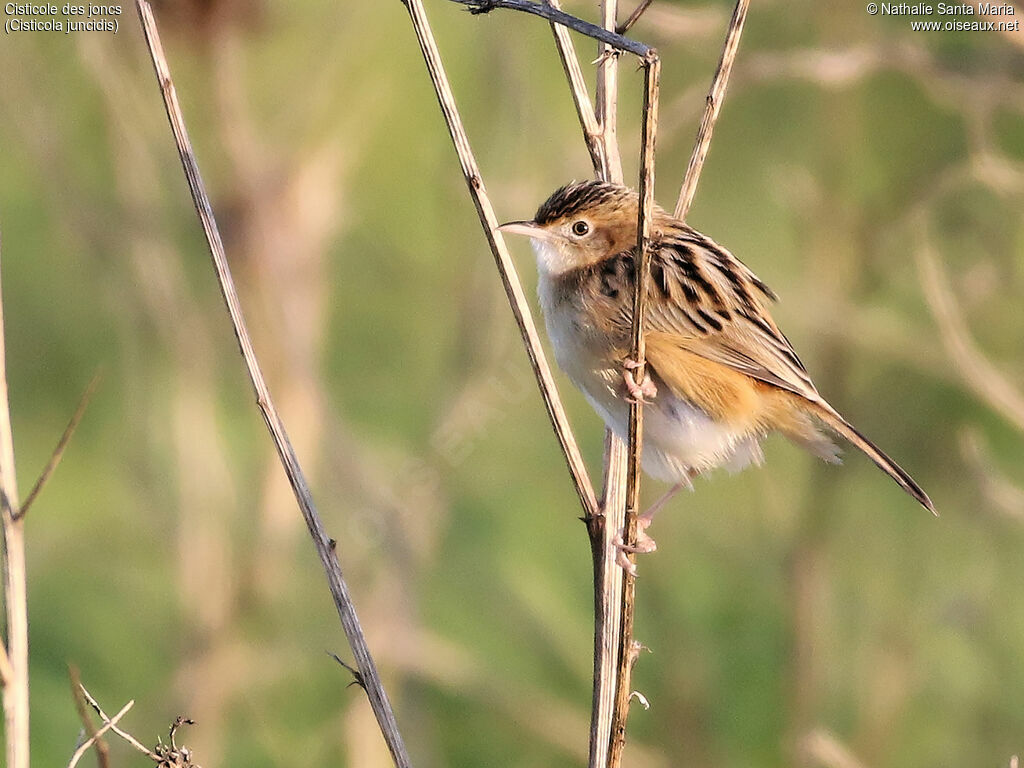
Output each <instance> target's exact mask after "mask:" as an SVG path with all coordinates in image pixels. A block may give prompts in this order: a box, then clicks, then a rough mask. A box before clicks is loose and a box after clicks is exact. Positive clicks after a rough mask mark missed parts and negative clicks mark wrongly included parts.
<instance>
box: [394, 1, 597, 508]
mask: <svg viewBox="0 0 1024 768" xmlns="http://www.w3.org/2000/svg"><path fill="white" fill-rule="evenodd" d="M405 6H406V8H407V9H408V11H409V18H410V20H411V21H412V26H413V30H414V31H415V33H416V39H417V40H418V41H419V46H420V50H421V51H422V53H423V60H424V62H425V63H426V65H427V71H428V73H429V74H430V80H431V82H432V83H433V85H434V92H435V93H436V94H437V100H438V103H439V104H440V106H441V112H442V114H443V115H444V120H445V124H446V125H447V126H448V132H449V134H450V135H451V138H452V143H453V144H454V145H455V151H456V153H457V154H458V157H459V163H460V165H461V166H462V173H463V175H464V176H465V178H466V184H467V186H468V187H469V194H470V197H471V198H472V199H473V205H474V206H475V207H476V212H477V216H478V217H479V219H480V224H481V226H482V227H483V230H484V235H485V236H486V238H487V244H488V245H489V246H490V249H491V253H492V254H493V255H494V261H495V264H496V265H497V267H498V273H499V275H500V277H501V282H502V285H503V286H504V288H505V293H506V295H507V296H508V300H509V305H510V306H511V307H512V313H513V314H514V315H515V319H516V324H517V325H518V326H519V333H520V335H521V336H522V339H523V344H524V346H525V347H526V353H527V355H528V356H529V358H530V364H531V366H532V367H533V373H534V376H535V377H536V379H537V384H538V385H539V387H540V392H541V397H542V398H543V399H544V405H545V407H546V408H547V412H548V417H549V419H550V420H551V425H552V427H553V428H554V430H555V434H556V436H557V437H558V441H559V444H560V445H561V448H562V453H563V454H564V456H565V460H566V463H567V464H568V467H569V473H570V475H571V476H572V481H573V487H574V488H575V489H576V494H577V495H578V496H579V499H580V503H581V504H582V506H583V511H584V515H585V517H586V519H588V520H589V519H591V518H594V517H596V516H597V515H598V513H599V507H598V504H597V496H596V494H595V493H594V487H593V485H592V483H591V481H590V475H589V474H588V473H587V468H586V465H585V464H584V462H583V456H582V455H581V454H580V451H579V446H578V445H577V443H576V437H575V436H574V435H573V432H572V427H571V426H570V425H569V419H568V417H567V416H566V415H565V409H564V408H563V407H562V401H561V398H560V397H559V396H558V390H557V388H556V386H555V380H554V377H553V376H552V374H551V367H550V366H549V365H548V362H547V358H546V357H545V355H544V350H543V347H542V346H541V342H540V335H539V334H538V333H537V326H536V324H535V323H534V321H533V315H532V314H531V312H530V305H529V302H528V301H527V300H526V294H525V293H524V291H523V287H522V284H521V283H520V281H519V275H518V273H517V272H516V268H515V264H514V262H513V261H512V257H511V255H510V254H509V252H508V248H507V247H506V245H505V240H504V238H503V237H502V235H501V233H500V232H498V231H497V227H498V219H497V217H496V216H495V214H494V208H493V206H492V205H491V200H490V198H489V197H488V195H487V190H486V188H485V187H484V182H483V178H482V177H481V175H480V168H479V166H478V165H477V162H476V158H475V157H474V155H473V150H472V147H471V146H470V144H469V137H468V136H467V135H466V129H465V128H464V127H463V125H462V118H461V117H460V115H459V109H458V105H457V104H456V102H455V95H454V94H453V93H452V89H451V85H450V84H449V82H448V76H447V75H446V74H445V71H444V65H443V64H442V62H441V54H440V52H439V51H438V49H437V42H436V41H435V39H434V34H433V32H432V31H431V29H430V24H429V22H428V21H427V15H426V12H425V11H424V9H423V3H422V1H421V0H406V2H405Z"/></svg>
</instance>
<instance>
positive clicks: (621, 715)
mask: <svg viewBox="0 0 1024 768" xmlns="http://www.w3.org/2000/svg"><path fill="white" fill-rule="evenodd" d="M660 79H661V62H660V61H659V60H658V57H657V56H656V55H653V54H652V55H651V56H649V57H648V59H647V60H646V62H645V77H644V108H643V109H644V111H643V115H644V123H643V136H642V141H641V146H640V189H639V192H640V206H639V212H638V220H637V254H638V257H639V260H638V263H637V269H636V279H635V281H634V285H633V328H632V345H633V348H632V358H633V360H634V361H635V362H636V363H637V365H638V367H637V368H636V369H635V374H634V375H636V376H637V377H638V381H643V379H644V371H645V367H646V361H645V355H646V346H645V343H644V341H645V340H644V314H645V312H646V309H647V282H648V279H649V275H650V271H651V215H652V213H653V211H654V148H655V140H656V138H657V135H658V88H659V84H660ZM643 425H644V422H643V405H642V403H641V400H640V398H635V399H634V401H633V402H632V403H631V404H630V406H629V454H628V461H627V474H626V517H625V527H624V535H623V544H624V545H627V546H632V545H634V544H635V543H636V519H637V515H638V511H637V510H638V508H639V506H640V476H641V469H640V465H641V458H642V450H643ZM624 578H625V580H624V584H623V591H622V628H621V630H620V634H621V640H620V643H619V654H618V655H619V669H618V675H617V678H618V684H617V689H616V694H615V710H614V712H613V720H612V744H611V752H610V755H609V760H608V765H609V766H610V767H611V768H617V766H619V765H621V763H622V752H623V749H624V747H625V744H626V718H627V717H628V715H629V702H630V700H631V697H632V691H631V689H630V682H631V679H632V671H633V664H634V663H635V662H636V657H637V653H638V650H639V646H638V644H637V643H636V641H635V640H634V638H633V614H634V607H635V596H636V577H635V576H634V574H633V573H630V572H627V573H626V574H625V577H624Z"/></svg>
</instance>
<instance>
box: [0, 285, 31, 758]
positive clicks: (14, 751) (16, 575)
mask: <svg viewBox="0 0 1024 768" xmlns="http://www.w3.org/2000/svg"><path fill="white" fill-rule="evenodd" d="M17 509H18V481H17V477H16V475H15V467H14V435H13V434H12V432H11V409H10V401H9V398H8V392H7V350H6V342H5V340H4V321H3V295H2V291H0V517H2V520H0V525H2V528H3V554H4V569H3V571H4V573H3V579H4V607H5V608H6V612H7V636H6V637H5V638H4V642H3V644H2V645H3V648H4V652H3V656H2V658H3V661H2V662H0V667H2V672H3V676H4V691H3V698H4V736H5V738H6V740H7V747H6V751H7V767H8V768H29V727H28V726H29V707H28V594H27V589H26V574H25V520H24V518H19V517H18V516H17Z"/></svg>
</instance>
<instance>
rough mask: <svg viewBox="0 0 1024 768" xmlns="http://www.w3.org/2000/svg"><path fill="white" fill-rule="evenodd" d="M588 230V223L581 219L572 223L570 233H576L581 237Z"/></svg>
mask: <svg viewBox="0 0 1024 768" xmlns="http://www.w3.org/2000/svg"><path fill="white" fill-rule="evenodd" d="M589 231H590V225H589V224H587V222H585V221H583V220H582V219H581V220H580V221H577V222H576V223H575V224H573V225H572V233H573V234H574V235H577V236H578V237H583V236H584V235H585V234H587V232H589Z"/></svg>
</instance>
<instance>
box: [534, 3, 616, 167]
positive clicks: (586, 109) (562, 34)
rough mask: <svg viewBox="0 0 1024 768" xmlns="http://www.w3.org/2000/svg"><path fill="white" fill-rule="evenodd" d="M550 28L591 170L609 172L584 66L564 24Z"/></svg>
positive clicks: (556, 4) (553, 5)
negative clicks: (581, 132) (585, 78)
mask: <svg viewBox="0 0 1024 768" xmlns="http://www.w3.org/2000/svg"><path fill="white" fill-rule="evenodd" d="M547 3H548V5H550V6H551V7H552V8H554V9H556V10H560V7H559V5H558V0H547ZM551 32H552V34H553V35H554V36H555V45H556V47H557V48H558V58H559V60H561V62H562V69H564V70H565V79H566V81H568V83H569V91H570V93H571V94H572V102H573V104H574V105H575V107H576V116H577V117H578V118H579V121H580V128H582V129H583V141H584V142H585V143H586V145H587V151H588V152H589V153H590V161H591V163H592V164H593V166H594V172H595V173H597V174H598V175H599V176H602V175H604V174H607V172H608V171H607V168H608V161H607V155H606V153H605V143H604V140H603V138H602V136H601V126H600V124H599V123H598V121H597V115H596V114H595V112H594V105H593V103H592V102H591V101H590V96H589V95H588V93H587V83H586V80H584V78H583V69H582V68H581V67H580V60H579V57H578V56H577V55H576V47H575V46H574V45H573V42H572V37H571V36H570V35H569V30H568V29H567V28H566V27H565V26H563V25H561V24H558V23H556V22H554V21H552V22H551Z"/></svg>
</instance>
